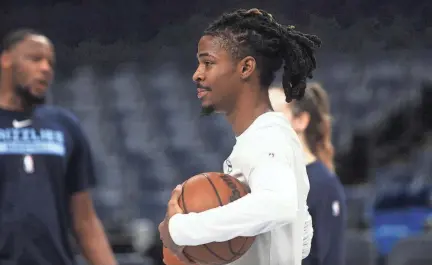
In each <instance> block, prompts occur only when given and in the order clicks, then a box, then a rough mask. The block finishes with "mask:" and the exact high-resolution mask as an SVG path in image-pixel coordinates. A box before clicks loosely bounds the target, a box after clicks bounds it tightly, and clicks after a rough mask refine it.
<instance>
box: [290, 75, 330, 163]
mask: <svg viewBox="0 0 432 265" xmlns="http://www.w3.org/2000/svg"><path fill="white" fill-rule="evenodd" d="M291 109H292V113H293V116H294V117H298V116H300V115H301V114H302V113H305V112H306V113H308V114H309V116H310V121H309V124H308V126H307V128H306V130H305V134H304V135H305V138H306V142H307V144H308V147H309V149H310V150H311V152H312V154H314V155H315V156H316V157H317V158H318V159H319V160H321V161H322V162H323V163H324V164H325V165H326V166H327V167H328V168H329V169H330V170H331V171H334V162H333V158H334V148H333V144H332V142H331V116H330V102H329V99H328V95H327V92H326V91H325V90H324V89H323V88H322V86H321V85H320V84H318V83H308V84H307V87H306V91H305V95H304V98H303V99H302V100H296V101H294V102H292V103H291Z"/></svg>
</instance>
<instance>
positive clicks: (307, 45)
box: [204, 8, 321, 102]
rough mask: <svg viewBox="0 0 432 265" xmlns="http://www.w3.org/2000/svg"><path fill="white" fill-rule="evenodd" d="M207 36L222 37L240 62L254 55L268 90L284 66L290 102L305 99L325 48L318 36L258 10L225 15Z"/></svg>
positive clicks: (205, 32)
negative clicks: (320, 49)
mask: <svg viewBox="0 0 432 265" xmlns="http://www.w3.org/2000/svg"><path fill="white" fill-rule="evenodd" d="M204 35H210V36H217V37H219V38H221V39H222V45H223V46H224V48H226V49H227V50H228V51H229V52H230V53H231V54H232V56H233V57H234V58H236V59H242V58H244V57H246V56H253V57H254V58H255V60H256V62H257V68H258V71H259V73H260V82H261V87H263V88H266V89H268V87H269V86H270V84H271V83H272V82H273V80H274V78H275V73H276V72H277V71H278V70H279V69H280V68H281V67H282V64H283V69H284V72H283V78H282V85H283V89H284V92H285V97H286V101H287V102H290V101H292V100H293V99H301V98H302V97H303V96H304V93H305V89H306V79H307V78H312V71H313V70H314V69H315V68H316V61H315V57H314V50H315V48H318V47H320V46H321V40H320V39H319V38H318V37H317V36H315V35H308V34H304V33H301V32H299V31H296V30H294V27H293V26H285V25H281V24H279V23H278V22H276V20H275V19H274V18H273V16H272V15H271V14H270V13H268V12H266V11H264V10H261V9H256V8H253V9H250V10H245V9H239V10H237V11H234V12H232V13H226V14H223V15H222V16H221V17H220V18H219V19H217V20H216V21H214V22H213V23H212V24H211V25H210V26H209V27H208V28H207V29H206V30H205V31H204Z"/></svg>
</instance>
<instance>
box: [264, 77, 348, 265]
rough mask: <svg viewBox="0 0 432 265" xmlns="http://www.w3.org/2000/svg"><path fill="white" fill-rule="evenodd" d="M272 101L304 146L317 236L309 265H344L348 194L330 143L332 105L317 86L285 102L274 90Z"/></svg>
mask: <svg viewBox="0 0 432 265" xmlns="http://www.w3.org/2000/svg"><path fill="white" fill-rule="evenodd" d="M270 100H271V102H272V106H273V108H274V109H275V110H276V111H281V112H283V113H284V114H285V116H286V117H287V119H288V120H289V121H290V122H291V124H292V126H293V128H294V130H295V131H296V132H297V134H298V136H299V138H300V141H301V142H302V144H303V148H304V153H305V157H306V161H307V166H306V170H307V173H308V176H309V182H310V191H309V196H308V206H309V212H310V214H311V216H312V223H313V227H314V236H313V239H312V248H311V252H310V254H309V256H308V257H307V258H306V259H304V260H303V264H304V265H305V264H308V265H342V264H344V263H345V255H344V247H345V246H344V245H345V243H344V231H345V215H346V210H345V209H346V206H345V194H344V191H343V187H342V184H341V183H340V181H339V178H338V177H337V176H336V175H335V174H334V165H333V153H334V151H333V145H332V144H331V121H330V106H329V100H328V96H327V93H326V92H325V90H324V89H323V88H322V87H321V86H320V85H319V84H316V83H311V84H308V86H307V88H306V92H305V96H304V98H303V99H302V100H296V101H293V102H291V103H289V104H288V103H286V102H285V95H284V92H283V90H282V89H279V88H273V89H272V90H271V91H270Z"/></svg>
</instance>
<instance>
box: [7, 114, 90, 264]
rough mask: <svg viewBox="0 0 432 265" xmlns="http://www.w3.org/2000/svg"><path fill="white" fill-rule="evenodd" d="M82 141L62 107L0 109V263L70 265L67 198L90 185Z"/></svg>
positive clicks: (73, 120)
mask: <svg viewBox="0 0 432 265" xmlns="http://www.w3.org/2000/svg"><path fill="white" fill-rule="evenodd" d="M94 184H95V176H94V171H93V163H92V157H91V153H90V148H89V144H88V141H87V140H86V138H85V136H84V134H83V132H82V130H81V128H80V126H79V124H78V120H77V119H76V118H75V117H74V116H73V115H72V114H71V113H69V112H67V111H66V110H64V109H61V108H57V107H52V106H41V107H38V108H37V109H35V111H34V112H33V114H32V115H31V116H26V114H24V113H22V112H15V111H7V110H4V109H0V264H12V265H70V264H74V261H73V254H72V251H71V247H70V244H69V241H68V232H69V231H70V230H69V228H70V227H71V225H72V223H71V216H70V209H69V205H70V199H71V196H72V195H73V194H74V193H76V192H80V191H85V190H87V189H88V188H91V187H93V186H94Z"/></svg>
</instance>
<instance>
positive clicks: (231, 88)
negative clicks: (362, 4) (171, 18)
mask: <svg viewBox="0 0 432 265" xmlns="http://www.w3.org/2000/svg"><path fill="white" fill-rule="evenodd" d="M320 44H321V41H320V40H319V39H318V37H316V36H312V35H307V34H303V33H301V32H298V31H295V30H294V29H293V28H292V27H287V26H283V25H281V24H279V23H277V22H276V21H275V19H274V18H273V17H272V16H271V15H270V14H269V13H267V12H265V11H263V10H258V9H251V10H237V11H235V12H233V13H227V14H224V15H223V16H222V17H220V18H219V19H218V20H216V21H215V22H214V23H213V24H211V25H210V26H209V27H208V28H207V30H206V31H205V32H204V36H203V37H202V38H201V40H200V41H199V44H198V55H197V56H198V61H199V65H198V69H197V70H196V72H195V74H194V75H193V79H194V81H195V82H196V84H197V89H198V90H197V96H198V98H199V99H200V100H201V102H202V108H203V113H204V114H211V113H213V112H219V113H224V114H225V115H226V117H227V119H228V121H229V122H230V123H231V125H232V128H233V131H234V133H235V135H236V140H237V142H236V145H235V146H234V148H233V151H232V153H231V155H230V156H229V157H228V159H227V160H226V161H225V164H224V172H225V173H226V174H229V175H231V176H234V177H236V178H238V179H239V180H240V181H242V182H244V183H246V184H247V185H248V186H249V187H250V189H251V191H252V192H251V193H250V194H248V195H246V196H244V197H242V198H240V199H238V200H236V201H234V202H232V203H230V204H228V205H225V206H222V207H218V208H215V209H211V210H208V211H205V212H202V213H190V214H183V213H182V211H181V209H180V207H179V206H178V203H177V201H178V198H179V196H180V194H181V187H177V188H176V189H175V190H174V191H173V195H172V198H171V200H170V202H169V204H168V211H167V216H166V219H165V220H164V221H163V222H162V223H161V225H160V226H159V230H160V234H161V239H162V241H163V243H164V245H165V246H166V247H168V248H169V249H170V250H172V251H173V252H174V253H175V254H176V255H177V256H178V257H180V258H181V259H182V260H184V261H187V259H186V258H185V257H184V255H183V254H182V246H195V245H202V244H206V243H210V242H215V241H216V242H224V241H228V240H230V239H232V238H235V237H238V236H257V237H256V241H255V243H254V245H253V246H252V247H251V249H250V250H249V251H248V252H247V253H246V254H245V255H244V256H243V257H241V258H240V259H238V260H237V261H235V262H233V264H242V265H243V264H244V265H300V264H301V261H302V259H303V258H304V257H305V256H307V254H308V253H309V248H310V241H311V237H312V231H311V224H310V222H308V221H309V218H310V216H309V213H308V210H307V205H306V199H307V195H308V192H309V182H308V177H307V174H306V168H305V161H304V156H303V151H302V146H301V144H300V142H299V139H298V137H297V135H296V133H295V132H294V130H293V129H292V127H291V125H290V124H289V121H288V120H287V119H286V118H284V117H283V115H282V114H279V113H275V112H273V111H272V108H271V104H270V101H269V96H268V89H269V86H270V84H271V83H272V82H273V80H274V77H275V72H276V71H278V70H279V69H280V68H281V67H282V65H283V69H284V74H283V86H284V89H285V95H286V100H287V101H291V100H292V99H301V98H302V97H303V95H304V90H305V87H306V79H307V78H308V77H311V72H312V71H313V70H314V69H315V67H316V65H315V58H314V55H313V51H314V49H315V48H316V47H319V46H320ZM305 224H307V225H306V227H305ZM305 228H306V229H305ZM304 242H305V243H304Z"/></svg>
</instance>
